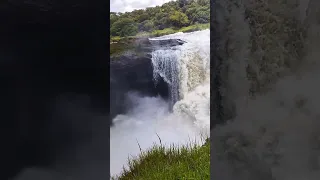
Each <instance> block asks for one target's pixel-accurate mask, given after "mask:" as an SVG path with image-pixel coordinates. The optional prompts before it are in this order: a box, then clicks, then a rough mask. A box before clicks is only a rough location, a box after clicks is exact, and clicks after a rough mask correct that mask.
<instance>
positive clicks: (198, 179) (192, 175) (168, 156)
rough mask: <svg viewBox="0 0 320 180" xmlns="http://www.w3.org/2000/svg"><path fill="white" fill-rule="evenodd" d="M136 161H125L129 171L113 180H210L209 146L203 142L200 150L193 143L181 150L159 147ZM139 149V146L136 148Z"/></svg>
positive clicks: (173, 146) (143, 154) (196, 144)
mask: <svg viewBox="0 0 320 180" xmlns="http://www.w3.org/2000/svg"><path fill="white" fill-rule="evenodd" d="M159 140H160V145H156V144H155V145H154V146H153V147H152V148H151V149H149V150H147V151H144V152H143V151H141V154H140V155H139V156H138V157H134V158H131V159H130V158H129V159H128V165H129V168H128V169H125V168H124V169H123V172H122V173H121V174H120V175H119V176H116V177H112V179H113V180H116V179H119V180H132V179H134V180H147V179H150V180H152V179H153V180H167V179H168V180H169V179H181V180H182V179H195V180H207V179H210V143H209V139H207V140H206V142H205V143H204V145H202V146H200V145H198V143H196V142H193V143H189V144H187V145H184V146H177V145H174V144H173V145H171V146H169V147H165V146H164V145H163V144H162V143H161V139H160V138H159ZM138 145H139V144H138Z"/></svg>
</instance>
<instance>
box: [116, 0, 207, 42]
mask: <svg viewBox="0 0 320 180" xmlns="http://www.w3.org/2000/svg"><path fill="white" fill-rule="evenodd" d="M209 22H210V0H177V1H170V2H168V3H165V4H163V5H162V6H156V7H148V8H146V9H139V10H134V11H132V12H125V13H120V12H110V35H111V36H121V37H125V36H134V35H137V34H138V33H139V32H152V31H155V30H163V29H165V28H173V29H179V28H182V27H186V26H190V25H194V24H204V23H209Z"/></svg>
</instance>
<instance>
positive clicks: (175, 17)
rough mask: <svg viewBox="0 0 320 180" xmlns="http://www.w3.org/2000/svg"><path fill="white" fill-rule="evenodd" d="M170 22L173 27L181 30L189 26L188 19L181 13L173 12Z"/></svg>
mask: <svg viewBox="0 0 320 180" xmlns="http://www.w3.org/2000/svg"><path fill="white" fill-rule="evenodd" d="M169 20H170V22H171V23H172V25H173V26H175V27H178V28H181V27H183V26H186V25H188V24H189V19H188V16H187V15H186V14H184V13H183V12H179V11H175V12H174V13H173V14H172V15H171V16H170V17H169Z"/></svg>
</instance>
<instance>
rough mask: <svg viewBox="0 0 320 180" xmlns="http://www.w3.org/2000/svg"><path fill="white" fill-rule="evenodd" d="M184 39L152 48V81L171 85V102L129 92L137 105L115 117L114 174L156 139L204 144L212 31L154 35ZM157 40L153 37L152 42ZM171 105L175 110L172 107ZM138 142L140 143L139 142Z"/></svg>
mask: <svg viewBox="0 0 320 180" xmlns="http://www.w3.org/2000/svg"><path fill="white" fill-rule="evenodd" d="M168 38H173V39H181V40H183V41H185V42H186V43H184V44H183V45H180V46H175V47H171V48H169V47H168V48H165V49H163V48H161V49H156V50H154V51H153V52H152V54H151V55H152V58H151V59H152V65H153V75H152V76H153V80H154V84H155V86H157V84H158V82H159V80H160V78H161V79H163V80H164V81H165V82H166V83H167V84H168V85H169V86H168V88H169V92H170V96H169V97H170V100H169V103H168V102H167V101H166V100H165V99H163V98H162V97H160V96H159V97H150V96H143V95H139V94H137V93H134V92H131V93H128V99H130V102H133V103H134V105H133V106H132V109H129V111H128V112H127V113H126V114H120V115H118V116H117V117H115V118H114V119H113V122H114V126H113V127H111V129H110V136H111V138H110V144H111V149H110V153H111V155H110V162H111V170H110V171H111V174H113V175H115V174H118V173H120V172H121V170H123V167H125V168H126V169H127V168H128V165H127V161H128V157H130V158H131V157H136V156H137V155H138V154H140V153H141V151H146V150H148V149H150V148H151V147H152V146H153V145H154V144H155V143H159V137H160V138H161V143H162V144H163V145H164V146H167V147H169V146H171V145H172V144H175V145H176V146H180V145H186V144H188V143H190V141H192V142H197V143H199V145H200V144H202V143H203V141H202V140H203V138H206V137H208V136H209V132H210V31H209V30H204V31H197V32H193V33H177V34H172V35H168V36H162V37H158V38H155V39H160V40H161V39H168ZM152 40H153V39H150V41H152ZM168 106H170V107H171V110H170V111H169V110H168ZM137 143H138V144H139V145H138V144H137Z"/></svg>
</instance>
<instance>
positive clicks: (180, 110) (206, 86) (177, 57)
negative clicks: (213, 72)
mask: <svg viewBox="0 0 320 180" xmlns="http://www.w3.org/2000/svg"><path fill="white" fill-rule="evenodd" d="M209 36H210V31H209V30H204V31H197V32H193V33H177V34H171V35H168V36H162V37H159V38H153V39H150V40H151V41H152V40H154V39H157V40H159V39H160V40H161V39H170V38H173V39H174V38H176V39H181V40H183V41H186V43H185V44H183V45H181V46H178V47H173V48H168V49H160V50H155V51H153V52H152V64H153V72H154V73H153V78H154V81H155V84H157V82H158V80H159V78H160V77H161V78H163V79H164V81H165V82H167V83H168V85H169V88H170V89H169V92H170V108H172V109H173V111H174V112H175V113H176V114H179V115H183V116H186V117H187V118H191V119H193V120H194V122H195V123H196V124H198V125H199V126H202V127H204V128H206V127H208V126H209V124H210V121H209V119H210V38H208V37H209Z"/></svg>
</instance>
